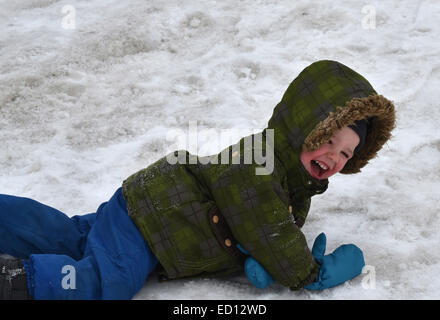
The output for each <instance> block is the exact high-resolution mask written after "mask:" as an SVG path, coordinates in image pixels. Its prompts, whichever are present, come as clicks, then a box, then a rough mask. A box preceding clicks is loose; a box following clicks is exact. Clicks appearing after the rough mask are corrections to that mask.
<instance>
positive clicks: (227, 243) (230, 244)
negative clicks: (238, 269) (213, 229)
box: [225, 239, 232, 247]
mask: <svg viewBox="0 0 440 320" xmlns="http://www.w3.org/2000/svg"><path fill="white" fill-rule="evenodd" d="M225 245H226V246H227V247H230V246H232V242H231V240H229V239H225Z"/></svg>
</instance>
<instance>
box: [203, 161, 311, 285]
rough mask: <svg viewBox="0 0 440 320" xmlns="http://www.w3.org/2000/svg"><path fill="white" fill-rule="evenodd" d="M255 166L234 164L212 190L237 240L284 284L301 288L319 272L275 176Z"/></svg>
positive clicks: (286, 197)
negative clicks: (258, 173) (260, 172)
mask: <svg viewBox="0 0 440 320" xmlns="http://www.w3.org/2000/svg"><path fill="white" fill-rule="evenodd" d="M255 168H256V166H255V165H242V164H236V165H232V166H231V169H230V170H227V171H225V172H223V174H222V175H221V176H220V177H219V178H218V180H217V181H216V182H215V183H214V184H213V186H212V193H213V196H214V198H215V200H216V203H217V205H218V207H219V209H220V211H221V212H222V214H223V215H224V216H225V218H226V220H227V222H228V225H229V227H230V229H231V231H232V233H233V235H234V237H235V238H236V239H237V241H238V242H239V243H240V244H241V245H242V246H243V247H244V248H245V249H246V250H247V251H248V252H249V253H250V254H251V255H252V256H253V257H254V258H255V259H256V260H257V261H258V262H259V263H260V264H261V265H262V266H263V267H264V268H265V269H266V270H267V271H268V272H269V273H270V274H271V275H272V277H273V278H274V279H275V280H276V281H277V282H279V283H281V284H282V285H284V286H286V287H289V288H291V289H299V288H302V287H303V286H304V285H306V284H308V283H311V282H313V280H314V279H315V277H316V275H317V274H318V271H319V267H318V264H317V263H316V261H315V260H314V258H313V256H312V254H311V251H310V249H309V248H308V246H307V242H306V239H305V236H304V234H303V233H302V232H301V230H300V229H299V228H298V226H297V225H296V224H295V221H294V217H293V216H292V214H291V213H290V211H289V208H288V206H289V201H288V196H287V195H285V194H283V192H282V188H281V185H280V183H279V182H278V181H277V180H276V179H275V178H274V176H273V175H271V174H268V175H256V174H255Z"/></svg>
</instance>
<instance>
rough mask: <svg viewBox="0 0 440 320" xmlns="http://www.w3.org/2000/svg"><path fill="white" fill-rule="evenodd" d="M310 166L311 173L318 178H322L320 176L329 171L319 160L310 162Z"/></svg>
mask: <svg viewBox="0 0 440 320" xmlns="http://www.w3.org/2000/svg"><path fill="white" fill-rule="evenodd" d="M311 164H312V171H313V173H314V174H315V175H316V176H317V177H318V178H320V177H322V175H323V174H324V173H326V172H327V171H328V170H329V167H328V166H327V165H326V164H325V163H323V162H321V161H319V160H312V161H311Z"/></svg>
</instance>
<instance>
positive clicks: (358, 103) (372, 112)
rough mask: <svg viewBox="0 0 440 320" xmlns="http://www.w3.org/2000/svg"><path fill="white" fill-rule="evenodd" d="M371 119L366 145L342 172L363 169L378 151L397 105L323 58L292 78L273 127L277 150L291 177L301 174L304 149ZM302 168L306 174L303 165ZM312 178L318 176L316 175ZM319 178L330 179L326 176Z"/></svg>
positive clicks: (346, 69)
mask: <svg viewBox="0 0 440 320" xmlns="http://www.w3.org/2000/svg"><path fill="white" fill-rule="evenodd" d="M365 118H368V119H369V125H368V129H367V135H366V139H365V144H364V146H363V147H362V149H361V150H359V152H358V153H356V154H355V155H354V156H353V157H352V158H351V159H350V160H349V161H348V162H347V164H346V165H345V167H344V168H343V170H342V171H341V173H345V174H352V173H357V172H360V170H361V168H362V167H364V166H365V165H366V164H367V163H368V162H369V160H371V159H373V158H374V157H375V156H376V155H377V152H378V151H379V150H380V149H381V148H382V146H383V145H384V144H385V143H386V141H387V140H388V139H389V138H390V137H391V131H392V129H393V128H394V126H395V112H394V105H393V103H392V102H391V101H389V100H387V99H386V98H385V97H383V96H382V95H378V94H377V92H376V91H375V90H374V89H373V87H372V86H371V84H370V83H369V82H368V81H367V80H366V79H365V78H364V77H363V76H361V75H360V74H358V73H357V72H355V71H354V70H352V69H350V68H349V67H347V66H345V65H343V64H341V63H339V62H337V61H331V60H321V61H317V62H315V63H312V64H311V65H309V66H308V67H306V68H305V69H304V70H303V71H302V72H301V73H300V74H299V75H298V77H297V78H295V79H294V80H293V81H292V83H291V84H290V85H289V87H288V88H287V90H286V92H285V93H284V95H283V97H282V100H281V101H280V102H279V103H278V104H277V105H276V107H275V109H274V111H273V114H272V117H271V118H270V119H269V123H268V127H267V129H273V130H274V141H273V144H274V153H275V156H276V157H277V158H278V159H279V160H280V161H281V162H282V164H283V166H284V167H285V169H286V170H287V174H288V176H289V175H291V174H298V168H299V167H302V164H301V161H300V160H299V155H300V153H301V151H302V150H307V151H313V150H316V149H318V148H319V147H320V146H321V145H322V144H324V143H325V142H327V141H328V139H329V138H330V137H331V136H332V135H333V133H334V132H335V131H336V130H338V129H341V128H343V127H344V126H348V125H351V124H354V121H356V120H361V119H365ZM300 171H301V174H302V175H304V174H305V173H304V171H305V169H304V168H303V167H302V169H301V170H300ZM307 175H308V173H307ZM307 179H308V181H313V180H316V179H314V178H313V177H311V176H310V175H308V177H307ZM314 182H315V184H316V183H318V184H319V183H320V184H325V181H322V180H321V181H319V182H317V181H314ZM327 183H328V182H327Z"/></svg>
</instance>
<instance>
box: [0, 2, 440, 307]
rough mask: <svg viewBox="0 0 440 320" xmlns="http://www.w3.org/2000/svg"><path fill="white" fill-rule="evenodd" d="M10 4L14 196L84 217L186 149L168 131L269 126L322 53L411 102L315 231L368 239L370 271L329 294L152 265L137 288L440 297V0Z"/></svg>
mask: <svg viewBox="0 0 440 320" xmlns="http://www.w3.org/2000/svg"><path fill="white" fill-rule="evenodd" d="M0 5H1V8H2V10H1V12H0V27H1V30H2V32H1V33H0V110H1V113H0V128H1V130H0V139H1V141H2V144H1V150H0V177H1V185H0V193H6V194H13V195H20V196H25V197H30V198H34V199H36V200H38V201H40V202H43V203H45V204H48V205H51V206H53V207H55V208H57V209H60V210H61V211H63V212H66V214H68V215H69V216H73V215H75V214H84V213H88V212H94V211H95V210H96V208H97V207H98V205H99V204H100V203H101V202H103V201H106V200H108V199H109V197H110V196H111V195H112V194H113V192H114V191H115V189H116V188H117V187H119V186H120V185H121V182H122V180H123V179H125V178H126V177H128V176H129V175H130V174H132V173H134V172H136V171H137V170H139V169H141V168H144V167H146V166H147V165H148V164H150V163H152V162H153V161H155V160H156V159H159V158H160V157H162V156H164V155H165V154H166V153H167V152H168V151H171V150H172V146H173V143H174V142H173V141H172V140H171V139H166V137H167V134H169V132H170V131H173V130H183V131H184V132H186V131H187V128H188V121H197V125H198V126H199V129H200V130H202V129H203V130H205V131H203V132H204V133H205V134H202V135H199V139H200V140H199V148H201V149H203V151H204V153H206V154H210V153H211V154H212V153H217V152H219V151H220V150H221V149H222V148H223V147H225V146H227V145H228V144H227V141H224V140H223V141H222V142H219V143H213V142H212V141H213V140H212V138H213V137H215V135H216V133H218V132H220V131H221V130H226V129H230V130H239V132H240V134H241V135H246V134H248V133H253V132H256V131H258V130H260V129H262V128H264V127H265V126H266V124H267V121H268V119H269V118H270V116H271V114H272V111H273V108H274V106H275V105H276V104H277V103H278V102H279V100H280V99H281V97H282V94H283V93H284V91H285V89H286V88H287V86H288V85H289V83H290V81H292V80H293V79H294V78H295V77H296V76H297V75H298V73H299V72H300V71H301V70H302V69H303V68H304V67H306V66H307V65H308V64H310V63H312V62H314V61H316V60H320V59H332V60H337V61H340V62H342V63H344V64H346V65H348V66H349V67H352V68H353V69H355V70H356V71H358V72H359V73H361V74H362V75H364V76H365V77H366V78H367V79H368V80H369V81H370V82H371V83H372V84H373V86H374V87H375V88H376V90H377V91H378V92H379V93H381V94H383V95H384V96H386V97H387V98H389V99H391V100H393V101H394V102H395V105H396V108H397V117H398V119H397V128H396V130H395V131H394V138H393V139H392V140H391V141H389V142H388V143H387V145H386V146H385V148H384V149H383V150H381V152H380V153H379V157H378V158H376V159H374V160H373V161H371V163H370V164H369V165H368V166H366V167H365V169H364V170H363V171H362V173H361V174H357V175H352V176H344V175H337V176H335V177H334V178H332V179H331V180H330V186H329V189H328V191H327V192H326V193H324V194H323V195H320V196H316V197H314V198H313V201H312V207H311V211H310V213H309V217H308V221H307V223H306V224H305V226H304V228H303V232H304V234H305V236H306V238H307V240H308V243H309V246H310V247H311V246H312V244H313V240H314V238H315V237H316V236H317V235H318V234H319V233H321V232H325V233H326V235H327V240H328V245H327V252H331V251H332V250H334V249H335V248H337V247H338V246H339V245H341V244H343V243H355V244H356V245H358V246H359V247H360V248H361V249H362V250H363V252H364V256H365V260H366V264H367V265H368V269H366V272H365V273H364V274H362V275H360V276H359V277H357V278H355V279H353V280H351V281H349V282H347V283H345V284H343V285H341V286H338V287H336V288H333V289H329V290H325V291H322V292H311V291H307V290H300V291H295V292H294V291H290V290H289V289H286V288H284V287H282V286H280V285H278V284H274V285H272V286H271V287H269V288H268V289H265V290H259V289H256V288H254V287H253V286H252V285H251V284H250V283H249V282H248V281H247V279H246V278H245V277H244V276H238V277H229V278H226V279H198V280H178V281H173V282H166V283H159V282H157V280H156V278H155V277H154V276H152V277H151V279H150V280H149V281H147V283H146V284H145V286H144V287H143V289H142V290H141V291H140V292H139V293H138V294H137V295H136V296H135V297H134V299H261V300H266V299H438V298H440V278H439V277H438V272H439V271H440V263H439V261H440V250H438V244H439V243H440V235H439V232H438V227H439V222H440V221H439V210H438V207H437V205H438V202H439V200H440V197H439V188H440V181H439V177H440V174H439V172H440V166H439V164H440V161H439V159H440V134H439V133H440V131H439V127H438V119H440V108H439V107H438V101H439V100H440V93H439V90H438V88H439V85H440V80H439V79H440V60H439V59H438V57H439V56H440V46H439V43H440V41H439V40H440V39H439V34H440V26H439V24H438V22H437V18H438V17H439V15H440V3H439V2H438V1H436V0H426V1H412V0H405V1H399V0H390V1H369V2H363V1H349V0H343V1H337V2H335V1H309V0H298V1H294V2H292V1H288V0H283V1H268V0H266V1H264V0H258V1H254V0H252V1H250V0H243V1H235V0H234V1H233V0H226V1H209V0H208V1H175V0H169V1H154V0H151V1H141V0H130V1H115V0H109V1H103V0H88V1H73V0H71V1H67V0H32V1H31V0H27V1H24V0H21V1H6V0H1V1H0ZM72 10H74V11H73V12H74V19H73V20H72V19H71V20H69V18H72ZM72 21H73V22H74V25H72ZM237 138H239V137H237ZM214 141H215V140H214ZM182 147H185V146H182Z"/></svg>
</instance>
